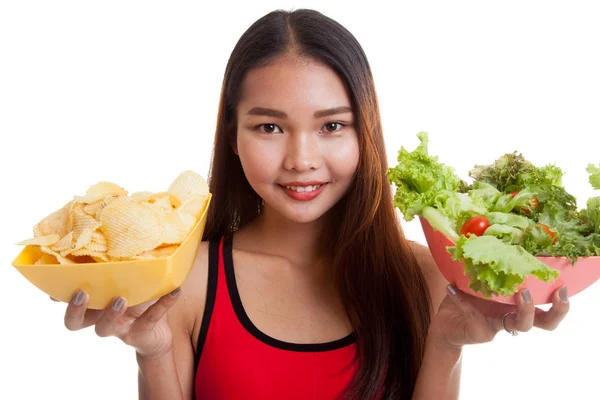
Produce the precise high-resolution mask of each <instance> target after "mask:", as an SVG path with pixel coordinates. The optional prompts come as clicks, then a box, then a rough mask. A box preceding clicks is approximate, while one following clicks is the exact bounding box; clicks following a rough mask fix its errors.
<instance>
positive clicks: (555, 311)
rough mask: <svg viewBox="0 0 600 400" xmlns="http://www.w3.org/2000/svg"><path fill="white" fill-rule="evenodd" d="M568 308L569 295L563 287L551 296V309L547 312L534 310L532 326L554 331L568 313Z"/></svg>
mask: <svg viewBox="0 0 600 400" xmlns="http://www.w3.org/2000/svg"><path fill="white" fill-rule="evenodd" d="M569 308H570V304H569V294H568V292H567V287H566V286H563V287H561V288H560V289H558V290H556V291H555V292H554V294H553V295H552V307H550V309H549V310H548V311H544V310H541V309H539V308H538V309H536V316H535V322H534V326H536V327H538V328H541V329H545V330H547V331H552V330H554V329H556V328H557V327H558V325H559V324H560V323H561V322H562V320H563V319H564V318H565V316H566V315H567V313H568V312H569Z"/></svg>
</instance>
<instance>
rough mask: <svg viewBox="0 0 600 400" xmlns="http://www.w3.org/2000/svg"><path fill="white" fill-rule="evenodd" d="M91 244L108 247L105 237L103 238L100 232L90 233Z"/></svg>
mask: <svg viewBox="0 0 600 400" xmlns="http://www.w3.org/2000/svg"><path fill="white" fill-rule="evenodd" d="M92 243H96V244H98V245H101V246H107V245H108V243H107V242H106V237H105V236H104V233H102V232H100V231H94V232H92Z"/></svg>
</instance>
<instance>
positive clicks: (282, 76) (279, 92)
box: [239, 57, 350, 113]
mask: <svg viewBox="0 0 600 400" xmlns="http://www.w3.org/2000/svg"><path fill="white" fill-rule="evenodd" d="M240 89H241V91H240V103H239V111H241V112H244V111H247V109H249V108H252V107H255V106H261V107H270V108H275V109H278V110H282V111H285V112H288V113H294V112H301V111H307V112H310V113H312V112H313V111H315V110H317V109H318V110H321V109H328V108H333V107H339V106H350V99H349V96H348V93H347V91H346V88H345V86H344V83H343V81H342V79H341V78H340V77H339V76H338V75H337V74H336V73H335V71H334V70H333V69H331V68H330V67H328V66H327V65H325V64H322V63H319V62H316V61H313V60H307V59H300V58H298V57H285V58H281V59H278V60H276V61H274V62H273V63H271V64H269V65H267V66H264V67H258V68H253V69H251V70H249V71H248V72H247V74H246V76H245V77H244V79H243V81H242V86H241V88H240Z"/></svg>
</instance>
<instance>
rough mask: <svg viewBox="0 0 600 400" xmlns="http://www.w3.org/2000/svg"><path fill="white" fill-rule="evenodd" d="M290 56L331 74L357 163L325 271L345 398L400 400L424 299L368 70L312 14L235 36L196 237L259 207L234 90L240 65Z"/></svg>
mask: <svg viewBox="0 0 600 400" xmlns="http://www.w3.org/2000/svg"><path fill="white" fill-rule="evenodd" d="M290 51H291V52H293V53H294V54H295V55H297V56H300V57H306V58H309V59H313V60H316V61H319V62H321V63H324V64H326V65H328V66H329V67H331V68H332V69H333V70H334V71H336V72H337V74H338V75H339V76H340V77H341V79H342V80H343V82H344V83H345V85H346V89H347V91H348V93H349V96H350V100H351V103H352V108H353V111H354V115H355V121H356V126H355V127H356V132H357V134H358V140H359V146H360V160H359V164H358V168H357V171H356V175H355V178H354V182H353V184H352V186H351V187H350V189H349V191H348V193H347V194H346V195H345V196H344V198H343V199H342V200H341V201H340V202H339V203H338V204H337V205H336V206H335V207H334V208H333V209H332V210H331V211H330V212H331V213H334V214H335V215H336V217H335V218H330V219H329V220H331V221H334V222H333V223H334V224H335V225H334V226H332V227H330V228H331V229H327V230H326V231H327V232H329V235H330V237H329V238H328V241H327V243H328V247H327V249H328V251H329V252H330V254H329V255H330V256H331V259H332V260H333V265H332V268H333V269H332V273H333V276H334V279H335V283H336V286H337V289H338V292H339V294H340V296H341V297H342V300H343V302H344V305H345V307H346V310H347V312H348V316H349V318H350V321H351V323H352V325H353V327H354V332H355V335H356V340H357V360H358V361H359V368H358V372H357V374H356V376H355V377H354V378H353V380H352V382H351V383H350V385H349V387H348V390H347V393H346V396H345V397H347V398H351V399H361V400H362V399H374V398H381V399H410V398H411V396H412V392H413V389H414V385H415V381H416V378H417V375H418V371H419V368H420V366H421V362H422V359H423V351H424V346H425V339H426V334H427V329H428V326H429V321H430V299H429V293H428V291H427V286H426V284H425V280H424V277H423V274H422V273H421V271H420V268H419V266H418V265H417V263H416V261H415V258H414V256H413V254H412V252H411V249H410V247H409V245H408V242H407V241H406V239H405V238H404V235H403V232H402V229H401V226H400V223H399V220H398V218H397V216H396V213H395V210H394V206H393V203H392V193H391V187H390V185H389V184H388V181H387V176H386V172H387V168H388V165H387V159H386V155H385V154H386V153H385V145H384V141H383V135H382V127H381V120H380V115H379V105H378V102H377V95H376V93H375V85H374V82H373V76H372V73H371V68H370V66H369V63H368V61H367V58H366V55H365V54H364V51H363V49H362V48H361V46H360V44H359V43H358V41H357V40H356V39H355V38H354V36H353V35H352V34H351V33H350V32H349V31H348V30H346V29H345V28H344V27H343V26H342V25H340V24H339V23H337V22H336V21H334V20H332V19H331V18H328V17H326V16H324V15H323V14H321V13H319V12H317V11H314V10H306V9H299V10H295V11H291V12H288V11H281V10H277V11H273V12H271V13H269V14H267V15H265V16H263V17H262V18H260V19H258V20H257V21H256V22H255V23H254V24H252V25H251V26H250V28H249V29H248V30H247V31H246V32H245V33H244V34H243V35H242V37H241V38H240V40H239V42H238V43H237V45H236V46H235V48H234V49H233V52H232V54H231V57H230V59H229V62H228V64H227V67H226V70H225V76H224V80H223V86H222V89H221V100H220V103H219V112H218V119H217V126H216V134H215V145H214V146H215V147H214V150H213V158H212V164H211V168H210V173H209V178H208V180H209V185H210V191H211V193H212V195H213V200H212V204H213V205H212V206H211V209H210V211H209V215H208V221H207V225H206V230H205V234H204V239H205V240H218V239H219V238H220V237H221V236H222V235H224V234H227V233H230V232H233V231H235V230H237V229H238V228H239V227H241V226H243V225H244V224H246V223H248V222H250V221H252V220H253V219H254V218H256V217H257V215H258V214H259V213H260V212H261V206H262V200H261V198H260V197H259V196H258V195H257V194H256V193H255V192H254V190H253V189H252V188H251V186H250V184H249V183H248V181H247V180H246V178H245V175H244V171H243V170H242V166H241V163H240V160H239V158H238V157H237V155H236V154H235V153H234V151H233V148H232V143H233V141H234V140H235V135H236V131H237V126H236V120H235V109H236V105H237V103H238V99H239V89H240V86H241V83H242V79H243V78H244V76H245V74H246V72H247V71H248V70H249V69H250V68H255V67H259V66H263V65H266V64H268V63H269V62H271V61H273V60H274V59H275V58H276V57H277V56H280V55H283V54H285V53H289V52H290Z"/></svg>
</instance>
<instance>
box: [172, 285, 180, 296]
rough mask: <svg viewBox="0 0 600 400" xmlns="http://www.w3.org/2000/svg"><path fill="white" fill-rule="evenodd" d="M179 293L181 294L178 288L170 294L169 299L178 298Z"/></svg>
mask: <svg viewBox="0 0 600 400" xmlns="http://www.w3.org/2000/svg"><path fill="white" fill-rule="evenodd" d="M179 293H181V288H180V287H178V288H177V289H175V290H173V291H172V292H171V297H177V296H179Z"/></svg>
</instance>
